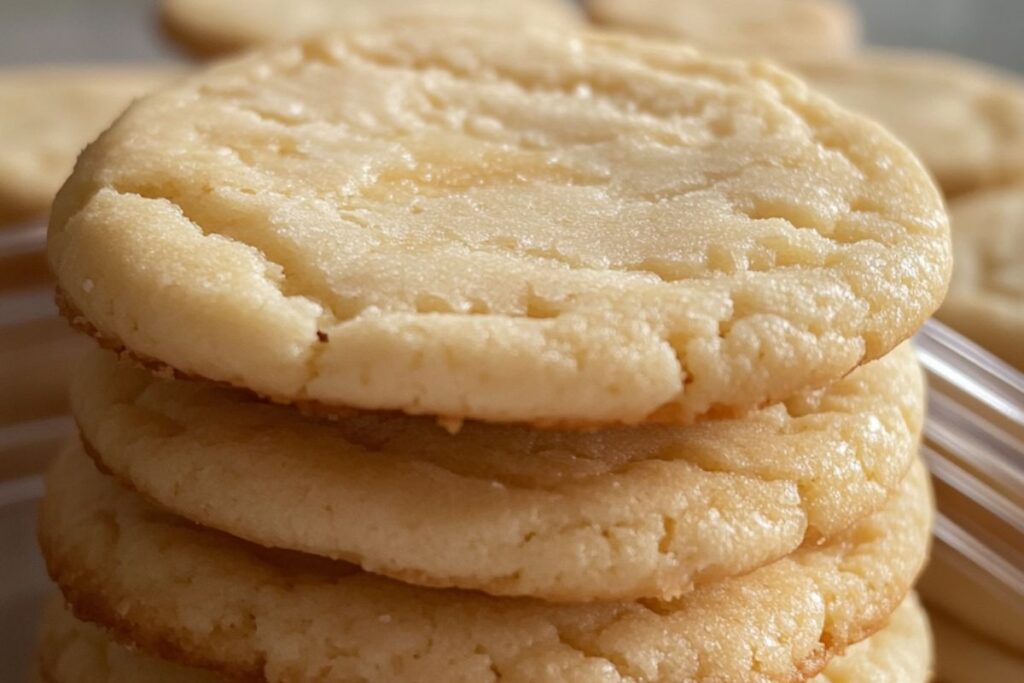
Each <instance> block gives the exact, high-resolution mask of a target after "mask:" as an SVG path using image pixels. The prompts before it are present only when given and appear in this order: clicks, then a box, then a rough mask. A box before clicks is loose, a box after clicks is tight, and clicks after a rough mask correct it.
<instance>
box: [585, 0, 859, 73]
mask: <svg viewBox="0 0 1024 683" xmlns="http://www.w3.org/2000/svg"><path fill="white" fill-rule="evenodd" d="M585 4H586V8H587V13H588V14H589V16H590V18H591V19H593V20H594V21H595V22H597V23H598V24H602V25H605V26H608V27H611V28H616V29H623V30H627V31H634V32H637V33H642V34H645V35H653V36H662V37H665V38H675V39H679V40H683V41H686V42H687V43H690V44H692V45H696V46H698V47H701V48H704V49H708V50H713V51H716V52H723V53H732V54H739V55H752V56H766V57H785V58H790V59H792V58H798V57H800V58H812V57H822V56H834V55H840V54H847V53H849V52H852V51H853V50H854V48H856V47H857V44H858V43H859V42H860V18H859V17H858V15H857V12H856V11H855V10H854V8H853V7H851V6H850V4H849V3H848V2H846V0H585Z"/></svg>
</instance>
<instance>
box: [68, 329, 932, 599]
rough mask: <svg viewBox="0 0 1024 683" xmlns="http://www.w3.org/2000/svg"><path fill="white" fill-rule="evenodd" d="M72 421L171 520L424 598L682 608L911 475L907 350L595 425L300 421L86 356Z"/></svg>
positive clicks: (917, 411)
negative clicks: (682, 420)
mask: <svg viewBox="0 0 1024 683" xmlns="http://www.w3.org/2000/svg"><path fill="white" fill-rule="evenodd" d="M78 368H79V371H78V374H77V378H76V380H75V382H74V387H73V389H72V392H71V394H72V403H73V412H74V415H75V418H76V420H77V421H78V424H79V426H80V428H81V431H82V434H83V438H84V440H85V443H86V444H88V447H89V451H90V452H91V453H92V455H93V457H94V458H95V459H96V460H97V462H98V463H99V465H100V468H101V469H103V470H104V471H108V472H111V473H113V474H114V475H115V476H116V477H118V478H119V479H120V480H121V481H122V482H124V483H126V484H127V485H128V486H129V487H131V488H133V489H135V490H137V491H139V492H141V493H142V494H143V495H145V496H146V497H148V498H150V499H151V500H154V501H156V502H158V503H159V504H160V505H162V506H164V507H167V508H169V509H170V510H172V511H174V512H175V513H177V514H180V515H182V516H184V517H186V518H188V519H191V520H194V521H196V522H198V523H200V524H203V525H205V526H210V527H214V528H217V529H220V530H222V531H225V532H228V533H230V534H232V535H235V536H239V537H242V538H245V539H247V540H249V541H253V542H256V543H259V544H261V545H265V546H270V547H282V548H288V549H291V550H298V551H304V552H308V553H313V554H317V555H321V556H326V557H331V558H333V559H341V560H346V561H350V562H353V563H357V564H359V565H361V566H362V567H363V568H364V569H367V570H369V571H372V572H375V573H380V574H386V575H388V576H391V577H394V578H398V579H401V580H404V581H407V582H412V583H419V584H424V585H431V586H442V587H459V588H471V589H479V590H483V591H485V592H488V593H492V594H499V595H530V596H534V597H542V598H546V599H551V600H564V601H586V600H594V599H601V600H609V599H633V598H651V597H653V598H662V599H669V598H674V597H677V596H679V595H681V594H683V593H685V592H686V591H688V590H689V589H690V588H691V586H692V585H694V584H695V583H707V582H709V581H713V580H716V579H720V578H722V577H725V576H733V575H737V574H741V573H745V572H747V571H750V570H751V569H754V568H756V567H758V566H761V565H764V564H766V563H768V562H771V561H773V560H776V559H778V558H780V557H782V556H784V555H787V554H789V553H790V552H792V551H793V550H795V549H796V548H798V547H799V546H800V545H802V544H804V543H805V542H809V543H816V542H818V541H820V540H821V539H822V538H827V537H830V536H834V535H836V534H838V533H840V532H841V531H843V530H845V529H847V528H848V527H849V526H851V525H852V524H854V523H855V522H856V521H858V520H859V519H861V518H863V517H865V516H867V515H868V514H871V513H872V512H875V511H876V510H878V509H880V508H881V507H883V506H884V504H885V502H886V501H887V500H888V498H889V497H890V496H891V494H892V493H893V492H894V491H896V490H897V489H898V488H899V485H900V482H901V481H902V479H903V477H904V475H905V473H906V472H907V470H908V469H909V467H910V465H911V463H912V462H913V460H914V456H915V454H916V449H917V439H918V434H919V432H920V429H921V423H922V416H923V410H924V386H923V380H922V377H921V372H920V369H919V367H918V365H917V361H916V359H915V357H914V353H913V350H912V349H911V348H910V347H909V345H903V346H901V347H899V348H897V350H895V351H893V352H892V353H891V354H889V355H887V356H886V357H884V358H882V359H881V360H878V361H874V362H872V363H870V364H868V365H866V366H864V367H862V368H859V369H857V370H855V371H854V372H853V373H851V374H850V375H849V376H848V377H847V378H846V379H844V380H841V381H839V382H838V383H836V384H835V385H833V386H832V387H830V388H829V389H828V390H825V391H819V392H814V393H811V394H808V395H804V396H798V397H794V398H793V399H791V400H790V401H787V402H786V403H785V404H780V405H776V406H773V407H771V408H766V409H763V410H761V411H758V412H756V413H754V414H751V415H748V416H746V417H744V418H743V419H741V420H715V421H708V422H703V423H699V424H697V425H691V426H687V427H677V426H661V425H650V426H642V427H632V428H615V429H608V430H603V431H598V432H589V433H588V432H556V431H550V430H548V431H537V430H531V429H529V428H524V427H507V426H498V425H487V424H481V423H467V424H466V425H465V426H464V427H463V428H462V430H461V431H460V432H459V433H458V434H456V435H452V434H449V433H448V432H446V431H445V430H444V429H442V428H441V427H439V426H437V424H436V423H435V422H434V421H432V420H429V419H426V418H412V417H403V416H386V417H385V416H361V417H353V418H346V419H341V420H338V421H335V422H326V421H311V420H308V419H303V418H302V417H301V416H299V415H298V414H297V413H295V411H293V410H291V409H290V408H288V407H284V406H272V405H267V404H263V403H260V402H257V401H253V400H252V399H251V398H250V397H249V396H248V395H246V394H244V393H240V392H237V391H231V390H227V389H219V388H216V387H213V386H210V385H204V384H200V383H196V382H184V381H180V380H170V381H164V380H160V379H155V378H153V377H152V375H151V374H150V373H148V372H146V371H145V370H140V369H137V368H135V367H133V366H132V365H131V364H129V363H127V362H118V360H117V359H116V357H115V356H114V355H113V354H111V353H109V352H105V351H100V350H96V351H94V352H93V353H92V354H90V355H89V356H88V357H86V358H85V359H83V360H82V362H80V363H79V365H78Z"/></svg>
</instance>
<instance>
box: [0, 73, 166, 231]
mask: <svg viewBox="0 0 1024 683" xmlns="http://www.w3.org/2000/svg"><path fill="white" fill-rule="evenodd" d="M176 73H177V72H176V71H175V70H174V69H172V68H167V67H125V66H117V65H106V66H100V65H96V66H86V67H60V66H45V67H31V68H10V67H9V68H5V69H3V70H0V150H2V152H0V222H5V223H6V222H14V221H19V220H24V219H28V218H34V217H38V216H41V215H45V214H46V211H47V210H48V209H49V208H50V202H51V201H53V195H54V194H55V193H56V192H57V189H58V188H59V187H60V184H61V183H62V182H64V179H65V178H67V177H68V174H70V173H71V169H72V167H73V166H74V164H75V157H77V156H78V153H79V152H81V151H82V148H83V147H85V146H86V144H88V143H89V142H91V141H92V140H93V138H95V137H96V136H97V135H99V134H100V133H101V132H102V131H103V129H104V128H106V127H107V126H108V125H110V122H111V121H113V120H114V118H115V117H116V116H117V115H118V114H119V113H121V111H122V110H123V109H124V108H125V107H127V106H128V104H129V103H130V102H131V101H132V100H133V99H134V98H136V97H139V96H141V95H144V94H145V93H147V92H150V91H151V90H153V89H155V88H157V87H159V86H161V85H163V84H165V83H166V82H167V81H169V80H170V79H171V78H173V76H174V75H175V74H176Z"/></svg>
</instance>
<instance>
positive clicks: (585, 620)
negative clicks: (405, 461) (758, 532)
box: [40, 445, 932, 683]
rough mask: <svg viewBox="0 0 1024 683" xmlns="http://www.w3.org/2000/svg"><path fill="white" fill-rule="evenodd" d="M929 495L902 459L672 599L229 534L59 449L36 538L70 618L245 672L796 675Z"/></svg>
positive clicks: (892, 581) (924, 514)
mask: <svg viewBox="0 0 1024 683" xmlns="http://www.w3.org/2000/svg"><path fill="white" fill-rule="evenodd" d="M931 505H932V503H931V496H930V493H929V488H928V480H927V477H926V474H925V471H924V468H923V467H922V466H921V465H920V464H918V465H916V466H915V467H914V468H913V469H912V470H911V474H910V476H909V477H908V478H907V479H906V481H905V484H904V486H903V487H902V490H901V492H900V493H899V494H898V495H897V496H896V497H895V498H894V499H893V500H892V502H891V503H890V504H889V506H888V507H887V508H886V509H885V510H884V511H883V512H880V513H878V514H877V515H874V516H872V517H869V518H867V519H865V520H864V521H862V522H860V523H859V524H858V525H857V526H856V527H855V528H854V529H852V530H851V531H849V532H848V533H846V534H843V535H841V536H838V537H836V538H834V539H832V540H831V541H830V542H829V543H828V544H825V545H820V546H815V547H811V548H807V549H804V550H800V551H798V552H796V553H794V554H792V555H790V556H788V557H787V558H784V559H782V560H779V561H778V562H775V563H773V564H771V565H768V566H767V567H763V568H761V569H758V570H756V571H753V572H751V573H749V574H746V575H744V576H742V577H739V578H731V579H725V580H723V581H720V582H718V583H715V584H712V585H709V586H705V587H703V588H701V589H700V590H698V591H694V592H693V593H691V594H689V595H687V596H686V597H685V598H681V599H679V600H676V601H672V602H659V601H653V600H652V601H642V602H605V603H588V604H575V605H562V604H554V603H546V602H541V601H536V600H531V599H522V598H494V597H489V596H486V595H484V594H481V593H476V592H471V591H455V590H438V589H430V588H417V587H414V586H409V585H406V584H402V583H398V582H395V581H392V580H390V579H385V578H382V577H379V576H375V575H372V574H367V573H365V572H362V571H360V570H358V569H357V568H355V567H352V566H351V565H345V564H343V563H335V562H330V561H326V560H322V559H318V558H315V557H313V556H308V555H301V554H296V553H289V552H286V551H268V550H266V549H263V548H260V547H259V546H253V545H250V544H246V543H244V542H242V541H239V540H237V539H234V538H232V537H230V536H226V535H224V534H221V533H219V532H214V531H210V530H207V529H203V528H201V527H197V526H196V525H194V524H191V523H189V522H186V521H185V520H182V519H180V518H178V517H173V516H171V515H170V514H168V513H164V512H161V511H159V510H158V509H156V508H153V507H151V506H149V505H147V504H146V503H144V502H143V501H142V499H141V498H139V497H138V496H136V495H134V494H131V493H129V492H128V491H126V490H124V489H121V488H119V487H118V486H117V485H116V483H115V482H114V481H113V480H112V479H110V478H108V477H104V476H102V475H101V474H99V473H98V472H97V471H96V470H95V468H93V467H92V465H91V464H90V462H89V460H88V457H87V456H86V455H85V454H84V453H83V452H82V450H81V448H80V447H79V446H77V445H76V446H74V447H72V448H71V449H69V450H68V451H66V452H65V453H64V454H63V455H62V456H60V457H59V458H58V459H57V461H56V463H55V465H54V467H53V468H52V469H51V471H50V474H49V476H48V479H47V495H46V497H45V499H44V502H43V505H42V507H41V511H40V545H41V547H42V550H43V555H44V557H45V558H46V562H47V566H48V568H49V571H50V574H51V576H53V578H54V580H55V581H56V582H57V583H58V585H59V586H60V587H61V589H62V590H63V592H64V595H65V597H66V598H67V599H68V600H69V602H70V603H71V604H72V605H73V607H74V609H75V613H76V615H78V616H79V618H83V619H87V620H90V621H93V622H97V623H100V624H103V625H105V626H107V627H108V628H111V629H113V630H114V631H115V632H117V633H119V634H120V636H121V637H123V638H125V639H127V640H129V641H131V642H134V643H137V644H138V645H140V646H142V647H144V648H145V649H146V650H147V651H149V652H154V653H157V654H159V655H163V656H167V657H173V658H174V659H176V660H180V661H182V662H183V663H187V664H191V665H196V666H203V667H212V668H215V669H217V670H220V671H222V672H224V673H227V674H231V675H237V676H240V677H250V678H253V679H255V680H266V681H273V682H278V681H298V680H306V679H312V678H315V679H316V680H318V681H321V682H322V683H329V682H330V681H351V680H361V681H366V682H367V683H371V682H372V683H385V682H390V681H395V682H396V683H397V682H398V681H401V682H402V683H419V682H424V683H426V682H427V681H430V682H433V681H438V680H445V681H450V682H451V683H458V682H460V681H467V682H470V681H472V682H474V683H475V682H476V681H482V680H497V679H500V680H502V681H506V682H508V683H519V682H524V683H525V682H526V681H529V682H530V683H546V682H548V681H551V682H554V681H558V682H559V683H561V682H564V681H584V680H585V681H588V682H591V681H592V682H601V681H626V680H629V681H634V682H643V683H670V682H671V683H676V682H678V681H681V680H687V681H695V682H701V681H708V682H710V681H722V680H729V681H746V680H755V679H756V680H799V679H800V678H801V677H808V676H811V675H814V674H816V673H818V672H819V671H820V670H821V669H822V668H823V667H824V665H825V663H826V662H827V661H828V659H829V658H830V656H831V654H832V653H836V652H841V651H843V650H844V649H845V648H846V646H847V645H851V644H853V643H856V642H859V641H861V640H863V639H864V638H866V637H868V636H869V635H870V634H872V633H874V632H875V631H877V630H878V629H880V628H882V627H883V626H884V625H885V623H886V621H887V620H888V618H889V615H890V614H891V613H892V612H893V611H894V610H895V609H896V607H897V606H898V605H899V604H900V602H901V601H902V600H903V598H904V596H905V594H906V593H907V592H908V590H909V588H910V586H911V584H912V583H913V580H914V578H915V576H916V575H917V573H918V571H919V570H920V567H921V564H922V562H923V560H924V557H925V554H926V550H927V545H928V535H929V526H930V522H931Z"/></svg>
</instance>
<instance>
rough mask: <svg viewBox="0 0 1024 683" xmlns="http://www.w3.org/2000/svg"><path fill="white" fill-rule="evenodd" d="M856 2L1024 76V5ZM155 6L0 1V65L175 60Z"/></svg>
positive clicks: (902, 32)
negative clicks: (160, 25)
mask: <svg viewBox="0 0 1024 683" xmlns="http://www.w3.org/2000/svg"><path fill="white" fill-rule="evenodd" d="M852 1H853V2H854V3H855V4H856V5H858V6H859V7H860V9H861V12H862V14H863V15H864V24H865V34H866V38H867V41H868V42H870V43H874V44H878V45H902V46H907V47H921V48H931V49H936V50H946V51H949V52H955V53H958V54H961V55H964V56H967V57H973V58H975V59H979V60H982V61H986V62H990V63H992V64H998V65H1000V66H1003V67H1005V68H1009V69H1013V70H1015V71H1017V72H1019V73H1024V0H852ZM238 4H239V8H240V10H242V11H244V7H245V2H244V0H239V3H238ZM155 5H156V0H0V65H9V64H25V63H37V62H54V61H57V62H67V61H76V60H94V61H95V60H124V61H129V60H146V61H152V60H160V59H168V58H175V57H176V53H175V51H174V50H173V49H172V48H171V47H170V46H169V45H168V44H167V43H166V42H165V41H164V40H163V38H161V37H160V35H159V32H158V31H157V30H156V18H155V9H154V8H155Z"/></svg>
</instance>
